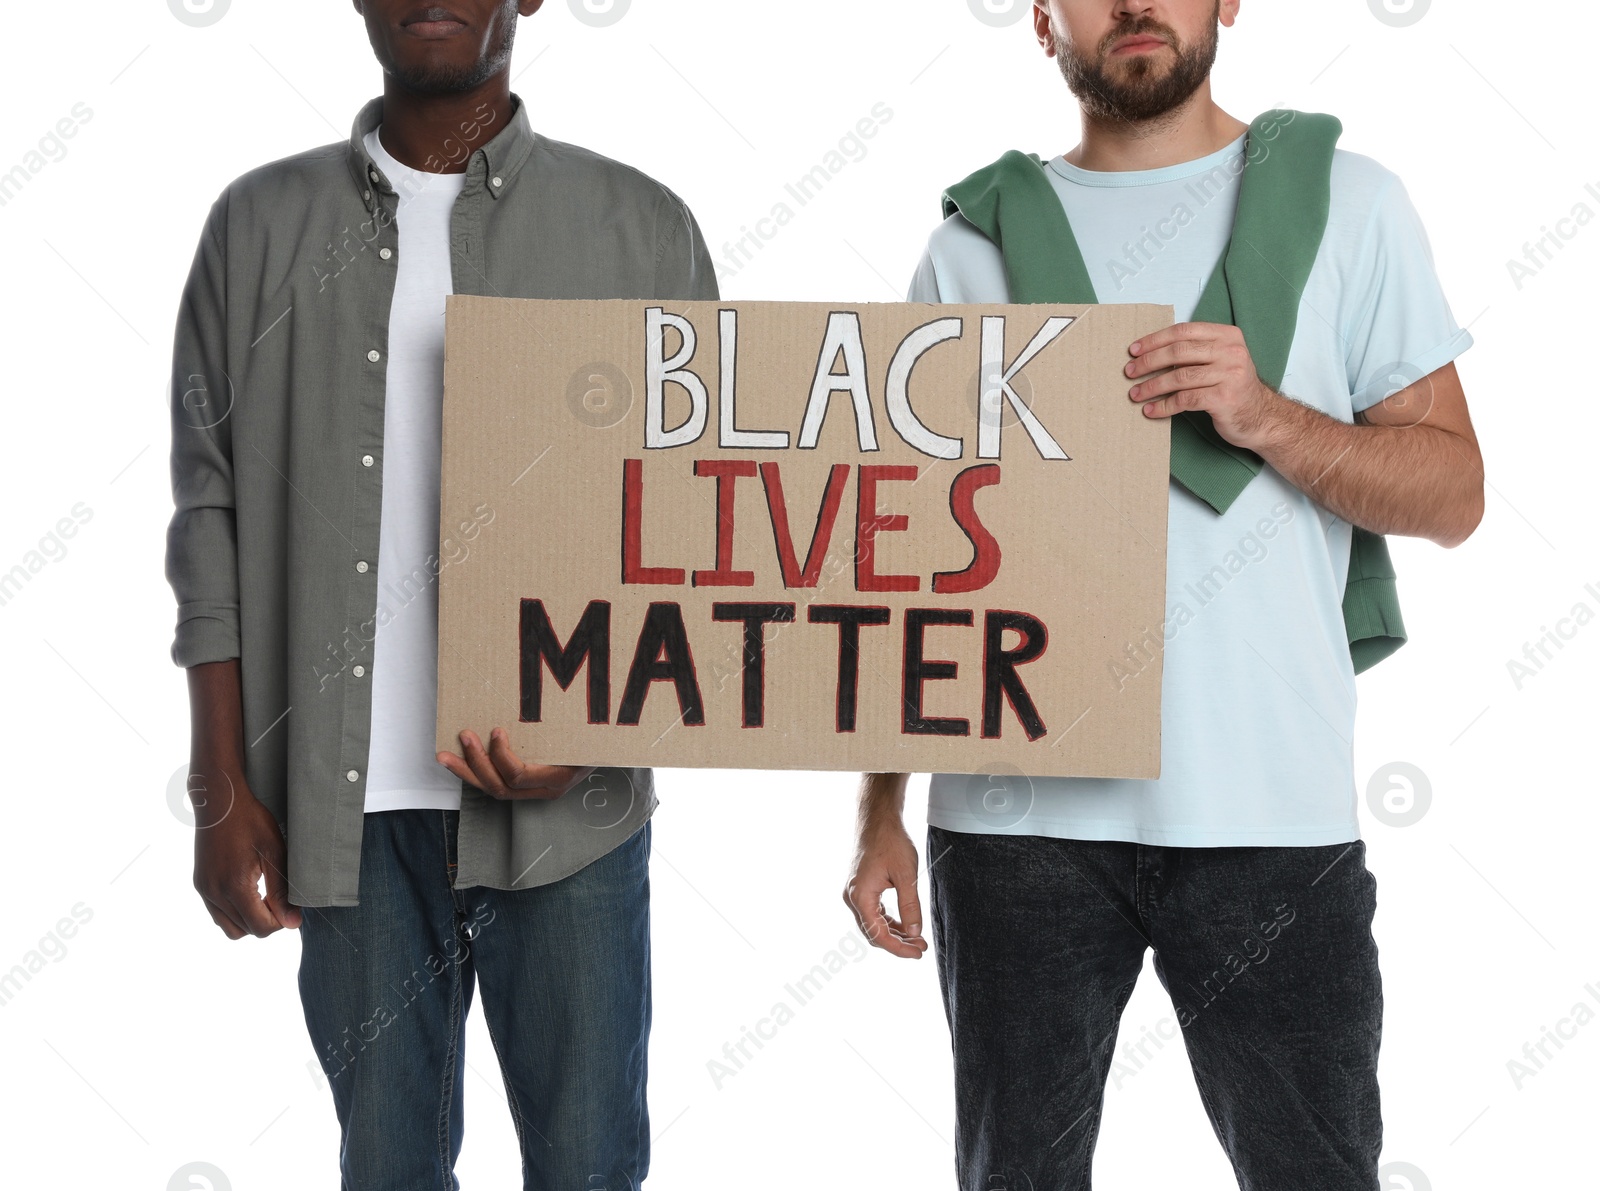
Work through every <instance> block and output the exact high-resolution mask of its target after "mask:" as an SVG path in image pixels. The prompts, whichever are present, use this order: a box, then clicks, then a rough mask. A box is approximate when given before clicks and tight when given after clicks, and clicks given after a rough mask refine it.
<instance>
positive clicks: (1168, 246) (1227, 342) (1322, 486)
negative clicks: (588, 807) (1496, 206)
mask: <svg viewBox="0 0 1600 1191" xmlns="http://www.w3.org/2000/svg"><path fill="white" fill-rule="evenodd" d="M1238 8H1239V4H1238V0H1223V2H1222V3H1220V4H1219V3H1217V2H1216V0H1035V4H1034V10H1033V18H1034V21H1033V23H1034V29H1035V32H1036V33H1037V35H1038V39H1039V42H1040V44H1041V45H1042V47H1043V49H1044V51H1045V53H1046V54H1047V55H1049V56H1053V57H1055V58H1056V59H1057V61H1058V62H1059V64H1060V67H1061V71H1062V74H1063V75H1064V76H1065V78H1066V82H1067V85H1068V86H1069V87H1070V89H1071V91H1072V93H1073V94H1074V95H1075V96H1076V97H1077V100H1078V104H1079V108H1080V114H1081V127H1082V139H1081V141H1080V143H1079V144H1078V146H1077V147H1076V148H1074V149H1072V150H1070V151H1069V152H1067V153H1065V154H1063V155H1061V156H1059V157H1056V158H1055V159H1054V160H1051V161H1040V160H1039V159H1038V158H1034V157H1031V156H1028V155H1026V154H1022V153H1009V154H1007V155H1006V156H1005V157H1003V158H1001V159H1000V161H998V162H996V163H995V164H994V165H992V166H989V167H986V168H985V169H983V170H980V171H978V173H976V174H974V175H973V176H972V177H970V178H968V179H966V180H965V181H963V182H961V183H959V184H958V185H956V186H953V187H951V189H950V190H949V191H948V192H947V193H946V195H945V210H946V214H947V216H948V218H947V219H946V220H945V222H944V223H943V224H942V225H941V226H940V227H938V228H937V229H936V230H935V231H934V233H933V235H932V237H931V239H930V242H929V245H928V250H927V253H926V255H925V256H924V258H923V260H922V262H921V265H920V267H919V268H918V270H917V273H916V276H915V278H914V280H913V282H912V285H911V292H910V297H911V299H912V300H914V301H927V302H1005V301H1017V302H1040V301H1052V302H1095V301H1101V302H1157V303H1162V304H1169V305H1171V306H1172V307H1174V311H1175V315H1176V318H1177V320H1178V323H1177V325H1176V326H1173V327H1170V328H1168V329H1166V330H1163V331H1160V332H1158V333H1155V334H1152V335H1149V336H1146V337H1144V338H1143V339H1141V340H1139V341H1137V342H1135V343H1133V344H1131V345H1130V347H1129V356H1130V360H1129V363H1128V365H1127V367H1126V375H1127V377H1128V383H1129V388H1128V390H1127V393H1126V397H1125V398H1124V397H1123V396H1121V395H1120V394H1119V396H1118V397H1117V398H1116V399H1119V400H1122V399H1126V400H1129V401H1131V402H1133V403H1136V404H1137V405H1138V406H1139V407H1140V409H1139V410H1138V411H1130V414H1131V415H1132V416H1145V417H1151V418H1171V419H1173V422H1172V475H1173V482H1172V485H1171V488H1170V497H1169V535H1168V540H1167V585H1168V586H1167V619H1166V623H1165V624H1164V625H1159V626H1151V629H1152V632H1150V633H1149V634H1147V635H1146V637H1145V638H1144V639H1143V640H1141V641H1139V642H1137V643H1129V646H1128V648H1127V649H1123V648H1122V643H1120V642H1115V643H1108V649H1107V660H1106V662H1105V663H1104V664H1106V665H1109V666H1110V667H1112V674H1113V675H1114V676H1115V677H1116V679H1117V681H1118V683H1119V684H1121V687H1126V685H1128V684H1130V683H1138V682H1149V681H1152V678H1151V675H1153V674H1156V673H1161V674H1162V683H1163V687H1162V736H1161V771H1160V777H1159V778H1158V779H1155V780H1149V781H1145V780H1130V779H1123V780H1116V779H1105V778H1072V779H1062V778H1034V779H1031V780H1030V779H1027V778H1021V777H1006V776H1004V775H1001V776H995V777H985V776H982V775H979V776H963V775H951V774H935V775H934V776H933V779H932V782H931V785H930V789H929V811H928V822H929V827H928V843H927V849H928V851H927V855H928V870H929V881H930V884H931V897H932V914H933V936H934V943H935V947H936V954H937V957H938V966H939V977H940V986H941V989H942V991H943V994H944V1002H945V1010H946V1014H947V1017H948V1020H949V1023H950V1029H951V1035H952V1041H953V1049H954V1059H955V1075H956V1113H957V1129H956V1165H957V1170H958V1174H959V1180H960V1185H961V1186H962V1187H963V1188H965V1189H967V1191H979V1189H980V1188H982V1189H984V1191H991V1189H992V1188H993V1187H996V1186H1004V1187H1008V1188H1028V1187H1031V1188H1038V1189H1039V1191H1044V1189H1045V1188H1049V1189H1050V1191H1072V1189H1079V1188H1086V1187H1088V1186H1089V1171H1090V1165H1091V1158H1092V1155H1093V1151H1094V1144H1095V1138H1096V1135H1097V1132H1098V1129H1099V1123H1100V1113H1101V1107H1102V1101H1103V1097H1104V1090H1105V1083H1106V1079H1107V1075H1108V1072H1109V1071H1110V1070H1111V1068H1112V1064H1113V1063H1114V1062H1116V1061H1118V1059H1119V1056H1118V1055H1117V1054H1116V1053H1114V1051H1113V1047H1114V1044H1115V1039H1116V1035H1117V1027H1118V1019H1119V1017H1120V1016H1121V1013H1122V1010H1123V1007H1124V1005H1126V1003H1127V1000H1128V997H1129V995H1130V993H1131V992H1132V991H1133V987H1134V983H1135V981H1136V980H1137V978H1138V976H1139V972H1140V969H1141V967H1142V965H1143V960H1144V954H1145V951H1146V949H1147V948H1148V949H1152V950H1153V951H1154V962H1155V968H1156V973H1157V976H1158V977H1159V978H1160V980H1161V981H1162V983H1163V985H1164V986H1165V987H1166V989H1167V991H1168V993H1169V994H1170V995H1171V997H1172V1000H1173V1003H1174V1005H1175V1006H1176V1009H1177V1019H1178V1023H1179V1025H1180V1026H1181V1028H1182V1031H1183V1035H1184V1042H1185V1045H1186V1048H1187V1050H1188V1053H1189V1056H1190V1060H1191V1063H1192V1066H1193V1069H1194V1073H1195V1079H1196V1081H1197V1083H1198V1085H1199V1089H1200V1096H1201V1101H1202V1103H1203V1104H1204V1105H1205V1108H1206V1111H1207V1113H1208V1114H1209V1115H1210V1117H1211V1121H1212V1124H1213V1126H1214V1127H1215V1130H1216V1133H1217V1136H1218V1138H1219V1140H1220V1141H1221V1142H1222V1145H1223V1148H1224V1150H1225V1151H1226V1152H1227V1155H1228V1158H1229V1160H1230V1161H1231V1162H1232V1164H1233V1167H1234V1170H1235V1172H1236V1173H1237V1176H1238V1179H1239V1185H1240V1186H1241V1187H1243V1188H1258V1189H1263V1191H1267V1189H1270V1191H1278V1189H1281V1188H1289V1187H1293V1188H1317V1189H1324V1188H1326V1189H1334V1188H1337V1189H1346V1188H1348V1189H1350V1191H1355V1189H1357V1188H1360V1189H1362V1191H1372V1189H1373V1188H1376V1187H1377V1186H1378V1175H1377V1169H1378V1165H1377V1164H1378V1156H1379V1149H1380V1143H1381V1119H1380V1116H1379V1111H1378V1085H1377V1060H1378V1042H1379V1034H1380V1028H1381V1016H1382V1012H1381V1010H1382V997H1381V991H1380V983H1379V972H1378V965H1377V948H1376V945H1375V943H1374V941H1373V936H1372V932H1371V924H1372V919H1373V913H1374V909H1375V893H1374V881H1373V878H1372V876H1371V875H1370V873H1369V872H1368V870H1367V867H1366V863H1365V848H1364V845H1363V844H1362V842H1361V840H1360V835H1359V825H1358V821H1357V817H1356V798H1355V778H1354V773H1353V768H1352V765H1353V760H1352V745H1351V741H1352V738H1353V732H1354V724H1355V681H1354V676H1355V673H1356V672H1357V671H1358V670H1360V669H1364V668H1365V667H1366V666H1369V665H1371V664H1373V663H1374V662H1376V661H1377V660H1379V659H1381V658H1382V657H1384V656H1386V655H1387V654H1388V653H1389V652H1392V650H1393V649H1395V648H1397V647H1398V646H1399V645H1400V644H1401V642H1403V640H1404V630H1403V628H1402V626H1401V624H1400V620H1399V607H1398V604H1397V602H1396V600H1395V596H1394V578H1393V571H1392V569H1389V567H1388V565H1387V551H1386V548H1385V546H1384V539H1383V538H1382V536H1380V535H1384V534H1394V533H1399V534H1409V535H1415V536H1420V537H1425V538H1429V539H1431V540H1433V541H1435V542H1437V543H1439V544H1441V545H1444V546H1454V545H1456V544H1457V543H1459V542H1461V541H1463V540H1465V539H1466V538H1467V537H1468V536H1469V535H1470V534H1471V533H1472V531H1473V529H1474V528H1475V527H1476V525H1477V523H1478V521H1479V519H1480V517H1481V516H1482V510H1483V487H1482V484H1483V480H1482V471H1481V459H1480V455H1479V452H1478V448H1477V444H1476V440H1475V438H1474V435H1473V431H1472V425H1471V421H1470V419H1469V418H1468V415H1467V408H1466V402H1465V399H1464V397H1463V395H1462V389H1461V384H1460V381H1459V379H1458V377H1457V375H1456V370H1455V365H1454V363H1453V361H1454V359H1455V358H1456V356H1458V355H1459V354H1460V353H1461V352H1462V351H1464V350H1465V349H1466V348H1467V347H1468V346H1469V344H1470V342H1471V340H1470V338H1469V337H1468V335H1467V333H1466V332H1465V331H1463V330H1461V329H1460V328H1459V327H1458V326H1457V325H1456V323H1455V320H1454V319H1453V318H1452V316H1451V313H1450V309H1449V306H1448V305H1447V303H1446V301H1445V299H1444V296H1443V294H1442V292H1441V290H1440V286H1439V283H1438V280H1437V278H1436V277H1435V274H1434V270H1433V265H1432V260H1431V257H1430V253H1429V248H1428V244H1427V239H1426V236H1425V234H1424V232H1423V229H1422V226H1421V224H1420V222H1419V221H1418V219H1417V216H1416V214H1415V212H1414V210H1413V209H1412V207H1411V204H1410V203H1409V201H1408V200H1407V197H1406V194H1405V191H1404V189H1403V187H1402V186H1401V185H1400V183H1399V181H1398V179H1397V178H1396V177H1395V176H1394V175H1393V174H1391V173H1389V172H1388V171H1386V170H1385V169H1383V168H1382V167H1380V166H1379V165H1378V164H1377V163H1376V162H1373V161H1371V160H1369V159H1367V158H1364V157H1360V156H1357V155H1355V154H1351V153H1346V152H1343V151H1336V150H1335V148H1334V143H1335V141H1336V140H1337V137H1338V134H1339V125H1338V122H1337V121H1336V120H1334V119H1333V118H1332V117H1329V116H1319V115H1312V114H1308V113H1303V112H1300V113H1296V112H1287V111H1279V112H1269V113H1267V114H1265V115H1264V116H1262V117H1260V118H1258V119H1257V120H1255V121H1252V122H1251V123H1249V124H1246V123H1244V122H1242V121H1240V120H1237V119H1235V118H1234V117H1232V116H1231V115H1229V114H1228V113H1226V112H1224V111H1223V110H1221V108H1219V107H1218V106H1217V105H1216V104H1215V103H1214V102H1213V100H1212V97H1211V90H1210V85H1209V81H1208V80H1209V74H1210V70H1211V65H1212V62H1213V60H1214V57H1215V53H1216V49H1217V39H1218V35H1219V34H1218V26H1219V24H1220V25H1227V26H1231V25H1232V24H1233V23H1234V20H1235V18H1236V16H1237V14H1238ZM989 383H990V384H994V383H995V382H994V381H993V380H992V379H991V380H990V382H989ZM986 399H992V397H987V398H986ZM1138 545H1139V544H1138V543H1131V544H1129V548H1130V549H1134V548H1138ZM1096 664H1099V662H1098V659H1096ZM1121 687H1119V689H1121ZM1075 710H1076V709H1072V710H1069V711H1067V712H1066V718H1068V719H1070V718H1071V715H1072V712H1073V711H1075ZM1083 714H1085V715H1093V714H1094V710H1093V708H1092V707H1091V708H1088V709H1085V710H1084V712H1083ZM1062 730H1070V726H1069V725H1068V724H1066V723H1062V724H1061V725H1059V727H1058V728H1057V729H1056V731H1057V732H1060V731H1062ZM905 787H906V777H905V775H903V774H869V775H867V776H866V777H865V779H864V781H863V786H862V798H861V808H860V819H859V846H858V852H857V856H856V861H855V867H854V871H853V873H852V875H851V878H850V881H849V882H848V884H847V886H846V889H845V900H846V902H847V903H848V904H849V905H850V906H851V908H852V910H853V911H854V912H855V914H856V917H857V920H858V922H859V924H860V926H861V928H862V930H863V931H864V932H865V933H866V934H867V936H868V937H869V938H870V939H871V940H872V941H873V942H874V943H875V944H876V945H877V946H879V947H882V948H884V949H885V950H887V951H889V952H890V953H892V954H894V955H899V956H907V957H916V956H920V955H921V954H923V952H924V951H925V950H926V948H927V943H926V941H925V940H924V938H923V936H922V929H921V924H922V912H921V907H920V902H919V898H918V893H917V852H916V848H915V847H914V846H913V844H912V842H911V839H910V838H909V836H908V835H907V833H906V830H905V828H904V826H903V824H902V810H903V805H904V792H905ZM890 888H893V889H894V890H895V893H896V900H897V903H898V909H897V916H890V915H889V914H888V913H887V912H886V911H885V910H884V908H883V906H882V904H881V898H882V895H883V894H884V893H885V892H886V891H887V890H888V889H890ZM1133 1057H1134V1058H1138V1052H1137V1050H1135V1051H1134V1052H1133Z"/></svg>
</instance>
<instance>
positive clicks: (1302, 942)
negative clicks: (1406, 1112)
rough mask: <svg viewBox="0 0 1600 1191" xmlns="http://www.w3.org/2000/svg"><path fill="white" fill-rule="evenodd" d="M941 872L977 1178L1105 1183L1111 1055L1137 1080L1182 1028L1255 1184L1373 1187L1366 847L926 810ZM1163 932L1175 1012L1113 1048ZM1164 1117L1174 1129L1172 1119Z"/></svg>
mask: <svg viewBox="0 0 1600 1191" xmlns="http://www.w3.org/2000/svg"><path fill="white" fill-rule="evenodd" d="M928 867H929V880H930V884H931V886H932V902H933V938H934V945H935V950H936V953H937V956H938V966H939V983H940V987H941V989H942V991H943V994H944V1002H945V1013H946V1016H947V1017H948V1019H949V1022H950V1033H951V1040H952V1042H953V1044H954V1049H955V1072H956V1172H957V1179H958V1181H959V1183H960V1186H961V1187H962V1188H963V1191H1002V1189H1004V1191H1026V1189H1027V1188H1030V1187H1031V1188H1034V1189H1036V1191H1047V1189H1048V1191H1087V1188H1088V1187H1089V1172H1090V1165H1091V1160H1092V1158H1093V1155H1094V1144H1095V1138H1096V1135H1097V1134H1098V1133H1099V1129H1100V1110H1101V1106H1102V1103H1103V1100H1104V1096H1105V1086H1106V1078H1107V1076H1108V1075H1109V1074H1111V1073H1112V1071H1113V1069H1114V1067H1113V1065H1114V1064H1115V1065H1116V1066H1115V1070H1116V1071H1117V1073H1118V1075H1119V1080H1120V1078H1126V1077H1127V1076H1128V1075H1130V1074H1132V1073H1134V1072H1137V1071H1138V1070H1139V1068H1140V1067H1142V1066H1143V1065H1144V1063H1145V1062H1146V1061H1148V1060H1149V1059H1150V1058H1151V1057H1152V1056H1153V1054H1154V1049H1155V1048H1159V1047H1160V1046H1163V1045H1166V1043H1163V1042H1162V1041H1161V1037H1162V1036H1165V1037H1172V1036H1173V1035H1175V1034H1177V1033H1179V1032H1181V1034H1182V1037H1183V1043H1184V1047H1185V1049H1187V1051H1188V1052H1189V1062H1190V1065H1191V1066H1192V1067H1193V1069H1194V1077H1195V1082H1196V1084H1198V1085H1199V1091H1200V1100H1201V1103H1202V1104H1203V1105H1204V1106H1205V1110H1206V1113H1207V1114H1208V1115H1209V1116H1210V1118H1211V1124H1212V1127H1213V1128H1214V1129H1215V1131H1216V1134H1217V1138H1218V1140H1219V1141H1221V1143H1222V1148H1223V1149H1224V1150H1225V1151H1226V1152H1227V1155H1228V1158H1229V1160H1230V1161H1231V1162H1232V1164H1233V1169H1234V1173H1235V1176H1236V1177H1237V1178H1238V1181H1239V1186H1240V1187H1241V1188H1242V1189H1243V1191H1289V1189H1293V1191H1377V1188H1378V1152H1379V1150H1380V1148H1381V1145H1382V1133H1383V1124H1382V1119H1381V1117H1380V1115H1379V1111H1378V1041H1379V1036H1380V1033H1381V1029H1382V1020H1383V993H1382V988H1381V983H1380V981H1379V977H1378V947H1377V944H1376V943H1375V942H1374V941H1373V938H1372V918H1373V912H1374V910H1375V909H1376V905H1377V902H1376V892H1375V889H1376V886H1375V882H1374V881H1373V878H1372V874H1371V873H1370V872H1368V871H1367V866H1366V845H1364V844H1362V843H1361V842H1360V841H1356V842H1355V843H1350V844H1334V845H1331V846H1327V847H1306V848H1287V847H1271V848H1265V847H1263V848H1171V847H1156V846H1152V845H1145V844H1132V843H1118V842H1097V841H1087V840H1066V839H1049V838H1045V837H1041V836H1026V835H978V834H973V833H966V832H957V831H945V830H943V829H941V828H938V827H930V828H929V829H928ZM1146 949H1153V950H1154V952H1155V969H1156V975H1157V976H1158V977H1159V978H1160V980H1161V983H1162V984H1163V985H1164V986H1165V988H1166V990H1167V992H1168V994H1169V995H1170V996H1171V997H1172V1004H1173V1007H1174V1011H1175V1012H1174V1015H1173V1016H1174V1018H1175V1019H1176V1028H1172V1026H1171V1023H1162V1026H1163V1027H1166V1028H1165V1029H1164V1030H1163V1033H1162V1034H1161V1035H1156V1034H1153V1033H1152V1032H1151V1031H1149V1030H1145V1031H1143V1033H1142V1036H1141V1037H1138V1038H1131V1039H1126V1040H1125V1041H1124V1043H1123V1045H1122V1047H1121V1048H1120V1049H1116V1039H1117V1024H1118V1021H1119V1019H1120V1018H1121V1016H1122V1010H1123V1007H1124V1006H1125V1005H1126V1004H1127V1003H1128V997H1129V995H1130V994H1131V993H1132V992H1133V986H1134V982H1135V981H1136V980H1138V978H1139V971H1140V969H1141V967H1143V964H1144V953H1145V951H1146ZM1160 1028H1162V1027H1158V1029H1160ZM1146 1132H1147V1133H1148V1134H1149V1136H1150V1137H1152V1138H1154V1139H1157V1140H1155V1141H1153V1142H1152V1144H1159V1137H1160V1122H1154V1121H1153V1122H1150V1127H1149V1128H1148V1129H1147V1130H1146Z"/></svg>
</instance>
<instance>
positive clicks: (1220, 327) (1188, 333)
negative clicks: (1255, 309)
mask: <svg viewBox="0 0 1600 1191" xmlns="http://www.w3.org/2000/svg"><path fill="white" fill-rule="evenodd" d="M1229 332H1232V333H1234V334H1238V335H1239V338H1240V342H1243V341H1244V336H1243V334H1242V333H1241V332H1240V331H1239V328H1238V327H1234V326H1228V325H1226V324H1223V323H1178V324H1176V325H1175V326H1171V327H1163V328H1162V329H1161V330H1159V331H1152V332H1150V334H1148V335H1141V336H1140V337H1139V338H1138V339H1135V340H1134V341H1133V342H1132V343H1130V344H1129V345H1128V354H1129V355H1130V356H1146V355H1149V354H1150V353H1151V352H1153V351H1155V350H1156V349H1158V348H1163V347H1168V346H1170V345H1172V344H1174V343H1182V342H1185V341H1186V340H1206V339H1222V338H1226V337H1227V336H1228V334H1229Z"/></svg>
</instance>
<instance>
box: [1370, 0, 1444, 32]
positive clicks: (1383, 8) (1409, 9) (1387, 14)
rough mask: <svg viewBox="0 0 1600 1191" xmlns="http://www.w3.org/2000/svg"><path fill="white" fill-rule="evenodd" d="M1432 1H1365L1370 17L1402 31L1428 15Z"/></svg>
mask: <svg viewBox="0 0 1600 1191" xmlns="http://www.w3.org/2000/svg"><path fill="white" fill-rule="evenodd" d="M1432 4H1433V0H1367V7H1368V8H1370V9H1372V15H1373V16H1375V17H1377V18H1378V19H1379V20H1380V21H1382V22H1383V23H1384V24H1385V25H1390V26H1392V27H1394V28H1396V29H1403V28H1405V27H1406V26H1407V25H1415V24H1416V23H1417V22H1418V21H1420V20H1421V19H1422V18H1423V17H1425V16H1427V15H1428V9H1429V7H1430V6H1431V5H1432Z"/></svg>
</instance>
